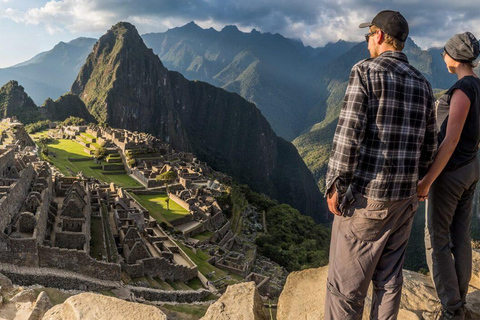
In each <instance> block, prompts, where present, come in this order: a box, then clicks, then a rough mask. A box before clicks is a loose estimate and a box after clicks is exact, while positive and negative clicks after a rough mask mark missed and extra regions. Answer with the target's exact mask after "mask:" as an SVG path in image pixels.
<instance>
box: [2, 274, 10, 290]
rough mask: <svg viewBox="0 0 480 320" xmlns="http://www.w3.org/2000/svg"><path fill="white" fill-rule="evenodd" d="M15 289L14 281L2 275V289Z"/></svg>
mask: <svg viewBox="0 0 480 320" xmlns="http://www.w3.org/2000/svg"><path fill="white" fill-rule="evenodd" d="M12 287H13V284H12V280H10V279H9V278H8V277H6V276H4V275H3V274H1V273H0V288H1V289H10V288H12Z"/></svg>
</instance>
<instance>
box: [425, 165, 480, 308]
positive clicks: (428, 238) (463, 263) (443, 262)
mask: <svg viewBox="0 0 480 320" xmlns="http://www.w3.org/2000/svg"><path fill="white" fill-rule="evenodd" d="M478 178H479V166H478V161H477V160H475V161H473V162H470V163H469V164H467V165H465V166H463V167H461V168H459V169H457V170H455V171H444V172H442V173H441V174H440V175H439V176H438V178H437V180H435V182H434V183H433V185H432V187H431V188H430V192H429V193H428V203H427V210H426V218H425V220H426V223H425V248H426V253H427V263H428V268H429V269H430V274H431V276H432V279H433V282H434V284H435V289H436V290H437V295H438V298H439V299H440V301H441V303H442V306H443V308H444V309H446V310H448V311H451V312H455V311H456V310H457V309H459V308H462V307H463V305H464V304H465V297H466V295H467V291H468V283H469V282H470V277H471V274H472V248H471V244H470V222H471V219H472V202H473V195H474V191H475V186H476V184H477V181H478Z"/></svg>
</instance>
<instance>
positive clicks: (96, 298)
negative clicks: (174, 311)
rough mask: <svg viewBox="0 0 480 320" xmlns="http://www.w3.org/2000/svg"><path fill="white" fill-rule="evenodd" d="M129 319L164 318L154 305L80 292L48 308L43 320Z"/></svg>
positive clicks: (154, 319)
mask: <svg viewBox="0 0 480 320" xmlns="http://www.w3.org/2000/svg"><path fill="white" fill-rule="evenodd" d="M87 319H129V320H166V319H167V317H166V316H165V314H164V313H163V312H162V311H160V309H158V308H155V307H154V306H149V305H144V304H139V303H133V302H127V301H123V300H120V299H117V298H112V297H107V296H103V295H100V294H95V293H81V294H78V295H75V296H73V297H70V298H68V299H67V300H65V302H64V303H62V304H59V305H57V306H55V307H53V308H52V309H50V310H48V311H47V313H45V315H44V316H43V320H87Z"/></svg>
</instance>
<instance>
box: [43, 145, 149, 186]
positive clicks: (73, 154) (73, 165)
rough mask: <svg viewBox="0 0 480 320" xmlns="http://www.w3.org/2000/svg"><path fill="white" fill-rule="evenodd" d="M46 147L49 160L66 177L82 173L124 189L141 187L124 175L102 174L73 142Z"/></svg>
mask: <svg viewBox="0 0 480 320" xmlns="http://www.w3.org/2000/svg"><path fill="white" fill-rule="evenodd" d="M47 146H48V151H49V153H50V154H49V160H50V161H51V162H52V163H53V165H54V166H56V167H57V168H58V169H59V170H60V171H61V172H62V173H63V174H64V175H66V176H72V172H73V174H76V173H77V172H79V171H82V172H83V173H84V174H85V175H87V176H90V177H95V178H97V179H99V180H101V181H104V182H107V183H110V182H113V183H115V184H116V185H119V186H122V187H125V188H132V187H141V186H142V185H141V184H140V182H138V181H136V180H135V179H133V178H131V177H130V176H129V175H127V174H126V173H122V174H104V171H103V170H102V169H101V168H98V167H99V165H97V164H95V163H94V162H93V160H92V159H90V158H89V157H88V155H87V154H86V153H85V152H84V151H83V149H84V147H83V146H82V145H81V144H79V143H78V142H76V141H74V140H67V139H59V140H55V141H53V142H51V143H49V144H48V145H47ZM69 158H71V159H83V160H84V161H74V162H72V161H70V160H69ZM67 168H68V169H70V170H71V171H70V170H68V169H67Z"/></svg>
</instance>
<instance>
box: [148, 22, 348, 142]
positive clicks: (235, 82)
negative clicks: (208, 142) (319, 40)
mask: <svg viewBox="0 0 480 320" xmlns="http://www.w3.org/2000/svg"><path fill="white" fill-rule="evenodd" d="M143 39H144V40H145V43H146V45H147V46H148V47H151V48H152V49H153V51H154V52H155V53H156V54H158V55H159V57H160V59H161V60H162V62H163V63H165V66H166V67H167V68H169V69H171V70H175V71H179V72H180V73H182V74H183V75H185V77H187V78H189V79H192V80H193V79H198V80H202V81H206V82H208V83H211V84H213V85H215V86H219V87H222V88H224V89H226V90H228V91H232V92H236V93H238V94H240V95H241V96H242V97H244V98H245V99H247V100H249V101H251V102H253V103H255V104H256V105H257V107H258V108H259V109H260V110H261V111H262V113H263V114H264V115H265V117H266V118H267V120H268V121H269V122H270V124H271V125H272V128H273V129H274V131H275V132H276V133H277V134H278V135H279V136H281V137H284V138H285V139H287V140H293V139H294V138H295V137H297V136H298V135H299V134H300V133H301V131H302V130H303V129H304V127H305V123H310V124H313V123H315V122H317V121H320V120H321V112H319V110H318V107H319V104H318V93H317V91H316V88H315V86H314V85H313V81H312V79H314V78H315V73H316V71H317V70H318V68H320V67H321V66H322V65H324V64H326V63H327V62H328V61H330V60H331V59H333V58H334V57H336V56H337V55H340V54H342V53H344V52H345V51H347V50H348V49H350V48H351V47H352V46H353V45H354V44H353V43H348V42H345V41H339V42H338V43H335V44H329V45H327V46H326V47H325V48H320V49H313V48H311V47H305V46H304V45H303V44H302V43H301V42H300V41H296V40H292V39H288V38H285V37H283V36H281V35H279V34H271V33H260V32H258V31H256V30H252V31H251V32H250V33H243V32H240V31H239V30H238V29H237V27H235V26H226V27H225V28H223V29H222V30H221V31H216V30H214V29H213V28H210V29H206V30H205V29H202V28H200V27H199V26H197V25H196V24H195V23H193V22H191V23H189V24H187V25H185V26H183V27H181V28H174V29H171V30H168V31H167V32H165V33H150V34H145V35H143ZM312 115H313V117H312Z"/></svg>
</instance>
